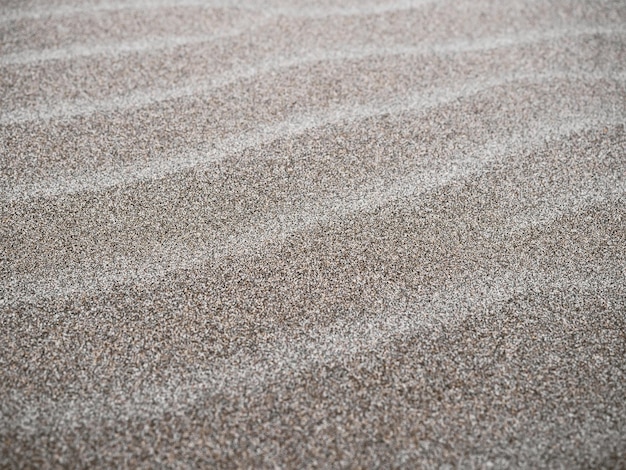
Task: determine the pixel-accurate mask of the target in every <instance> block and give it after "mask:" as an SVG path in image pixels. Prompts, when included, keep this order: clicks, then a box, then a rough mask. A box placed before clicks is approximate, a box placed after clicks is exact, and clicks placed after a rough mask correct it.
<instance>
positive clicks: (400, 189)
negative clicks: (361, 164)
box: [0, 119, 624, 306]
mask: <svg viewBox="0 0 626 470" xmlns="http://www.w3.org/2000/svg"><path fill="white" fill-rule="evenodd" d="M606 124H607V121H606V120H604V119H602V120H600V121H597V120H594V119H578V120H574V121H573V122H568V123H566V122H563V123H562V124H561V126H560V128H559V129H558V130H554V129H551V130H550V129H549V128H548V126H542V127H539V128H537V129H533V133H532V136H531V137H530V138H523V137H522V136H510V137H509V138H507V139H505V140H503V141H497V140H496V141H492V142H490V143H489V144H488V145H485V146H483V147H482V148H480V149H479V150H477V151H476V153H474V154H472V155H464V156H459V157H458V158H457V159H451V161H450V162H449V163H448V164H447V168H446V170H445V171H443V172H442V171H441V170H430V171H428V170H420V171H415V172H413V173H410V174H408V175H406V176H404V177H403V178H401V179H399V180H396V181H395V182H394V184H393V185H389V184H385V183H384V182H382V181H374V182H372V183H370V184H368V185H365V186H362V187H361V188H359V189H358V190H357V191H348V192H344V193H342V194H339V195H338V196H334V197H332V198H325V199H322V200H318V201H315V202H313V203H309V205H308V206H307V207H305V208H304V209H301V210H297V211H295V212H292V213H283V214H279V215H278V216H277V215H273V214H270V216H269V220H271V221H272V222H271V223H270V222H269V221H268V220H264V221H263V223H261V224H259V225H258V226H257V225H254V226H252V227H250V228H249V230H248V231H247V232H246V233H244V234H241V235H237V236H231V237H229V238H227V239H226V240H225V241H224V243H222V244H220V245H219V246H204V247H201V248H194V249H189V248H182V249H181V246H180V245H178V244H176V245H173V246H171V247H170V246H167V245H163V246H162V247H161V249H160V250H159V251H158V252H157V253H153V254H152V256H151V259H150V260H146V261H145V262H142V263H137V262H136V261H128V262H125V263H122V264H123V269H121V270H116V271H106V270H102V269H98V270H96V271H94V272H91V273H90V272H87V271H85V270H82V269H79V270H70V271H66V272H57V273H55V275H54V277H51V278H48V279H41V278H32V277H31V276H20V277H13V278H12V279H11V280H10V281H8V282H6V284H5V286H4V287H5V296H4V297H3V298H2V299H0V306H3V305H4V306H6V305H11V304H14V303H19V302H29V301H32V300H35V299H40V298H49V297H58V296H64V295H71V294H72V293H76V292H85V291H96V290H98V289H106V288H107V287H110V286H111V285H113V284H117V283H133V282H139V281H145V280H146V279H159V278H161V277H162V276H163V275H165V274H166V273H167V272H169V271H172V270H178V269H185V268H189V267H192V266H194V265H197V264H199V263H202V262H205V261H209V260H214V259H221V258H224V257H227V256H229V255H237V256H241V255H243V254H249V253H254V252H256V251H258V250H261V249H263V247H264V246H265V245H266V244H267V243H269V242H274V241H278V240H283V239H285V238H286V237H288V236H290V235H291V234H293V233H295V232H304V231H306V230H308V229H309V228H311V227H314V226H315V225H317V224H324V223H327V222H329V221H332V220H340V219H341V218H343V217H345V216H346V215H350V214H355V213H361V214H366V213H371V212H372V211H375V210H376V209H377V208H379V207H381V206H383V205H386V204H388V203H390V202H392V201H394V200H398V199H402V198H405V197H409V196H413V197H414V196H416V195H419V194H427V193H428V192H432V191H434V190H436V189H438V188H440V187H443V186H445V185H447V184H449V183H450V182H452V181H454V180H457V179H462V178H467V177H469V176H471V175H476V174H480V173H481V172H484V171H486V170H487V169H488V168H489V165H490V164H491V163H493V162H495V161H498V160H501V159H502V158H503V156H506V155H511V154H515V153H516V152H520V151H522V150H524V149H527V148H528V146H531V147H533V146H540V145H542V144H543V143H545V141H546V140H549V139H554V138H558V137H561V136H564V135H568V134H571V133H572V132H576V131H581V130H585V129H588V128H590V127H594V126H604V125H606ZM611 181H612V180H611ZM616 191H618V193H621V192H623V191H624V187H623V185H622V186H619V187H618V188H616ZM120 260H121V259H120ZM120 260H118V261H120Z"/></svg>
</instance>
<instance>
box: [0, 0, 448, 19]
mask: <svg viewBox="0 0 626 470" xmlns="http://www.w3.org/2000/svg"><path fill="white" fill-rule="evenodd" d="M443 1H445V0H395V1H393V2H391V3H389V4H382V5H381V4H379V3H377V2H373V1H365V2H362V4H359V5H354V6H343V7H337V6H326V7H323V8H322V7H315V6H306V5H302V6H293V7H289V6H282V7H272V6H270V5H262V4H259V2H250V1H248V2H239V1H236V0H211V1H209V2H207V1H204V0H176V1H173V0H125V1H119V0H118V1H112V2H102V3H97V4H85V5H81V6H79V5H59V6H56V7H40V8H37V9H30V10H28V11H24V10H13V11H11V10H9V11H5V12H3V13H1V14H0V24H2V23H8V22H12V21H19V20H25V19H32V20H36V19H43V18H54V17H64V16H74V15H85V14H96V13H102V12H108V11H121V10H139V11H141V10H146V9H160V8H167V7H174V6H176V7H190V6H191V7H207V8H233V9H237V10H252V11H255V12H256V11H258V12H260V13H263V14H264V15H266V16H278V15H283V16H294V17H310V18H316V17H319V18H325V17H329V16H356V15H359V16H365V15H375V14H382V13H388V12H394V11H402V10H407V9H412V8H418V7H420V6H423V5H428V4H432V3H437V2H439V3H442V2H443Z"/></svg>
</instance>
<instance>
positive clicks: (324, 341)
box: [0, 223, 614, 435]
mask: <svg viewBox="0 0 626 470" xmlns="http://www.w3.org/2000/svg"><path fill="white" fill-rule="evenodd" d="M541 225H542V226H544V225H545V223H544V224H541ZM612 285H614V279H609V278H603V277H602V276H596V277H595V278H594V280H593V281H591V280H590V279H589V278H587V277H582V276H580V275H579V276H577V277H576V278H574V279H572V278H571V276H570V278H569V279H567V278H566V279H564V278H563V277H562V274H561V273H559V272H553V273H550V272H548V273H542V272H537V271H535V270H529V269H526V270H521V271H505V272H503V273H501V274H499V275H493V274H482V275H481V274H480V273H477V275H476V276H473V277H472V280H471V281H469V283H468V281H467V280H463V281H462V282H461V283H460V284H457V285H456V286H454V287H452V288H448V289H445V290H443V291H440V292H438V293H436V294H435V295H434V296H432V297H423V298H422V299H420V300H419V301H417V302H415V303H414V304H413V305H411V306H399V305H396V306H392V307H391V308H390V310H387V311H385V312H383V313H380V314H377V315H375V316H374V317H372V318H368V319H366V320H365V321H363V320H358V319H353V318H348V319H339V320H337V321H336V322H335V323H334V324H333V325H331V326H329V327H324V328H318V329H316V330H307V334H306V337H305V338H304V339H302V340H300V341H298V342H294V341H293V339H292V338H291V337H284V338H279V339H277V340H274V341H271V342H270V343H268V344H264V345H259V348H258V350H259V351H260V352H259V353H257V354H255V355H254V356H251V355H249V354H247V353H237V354H236V355H234V356H231V357H229V358H226V359H218V360H216V361H213V362H212V363H211V365H210V367H205V368H199V369H198V370H197V371H195V372H193V373H191V374H185V375H180V374H174V375H173V378H172V379H170V381H169V382H168V383H166V384H165V385H162V386H147V387H142V388H140V389H139V390H136V391H134V392H132V393H128V391H127V390H126V389H125V388H127V384H124V385H122V386H120V385H118V386H117V387H116V388H117V389H116V390H110V391H108V393H107V394H106V395H102V394H100V393H97V394H93V395H91V396H89V397H88V398H85V397H81V398H80V399H78V400H77V399H61V400H54V399H50V398H39V399H38V401H37V402H36V403H33V402H32V401H30V400H24V399H23V398H22V396H21V395H20V393H19V392H13V393H12V394H11V396H9V397H6V398H5V400H3V401H2V403H1V404H0V415H5V416H6V417H9V416H10V417H11V418H10V419H6V418H5V419H3V420H0V423H2V422H4V426H2V424H0V435H1V434H2V433H3V432H8V431H9V430H11V429H20V430H21V431H22V432H25V433H27V434H31V435H34V434H37V433H38V432H47V431H49V429H50V428H54V429H56V430H58V431H59V432H62V431H63V430H67V429H72V427H73V426H76V425H83V426H91V427H92V428H93V427H97V426H100V425H102V419H103V417H105V416H106V417H107V418H108V419H111V420H119V419H120V418H124V419H144V420H146V419H155V418H156V417H159V416H161V415H162V414H163V413H165V412H181V411H183V410H185V409H189V408H191V407H193V406H194V404H195V403H197V402H198V401H199V400H201V399H206V398H208V397H216V396H221V397H222V398H237V397H239V396H240V395H241V393H242V392H241V391H242V390H247V391H248V392H249V393H251V394H259V393H263V390H264V388H265V387H266V386H267V384H269V383H287V382H289V380H290V379H293V377H294V375H297V374H298V373H301V372H303V371H305V370H307V369H309V368H311V367H315V366H319V365H322V364H334V363H343V362H349V361H350V359H351V358H353V357H354V356H356V355H358V354H359V353H360V352H361V351H373V350H376V349H379V348H382V347H385V346H389V345H391V344H393V342H395V341H398V340H406V339H407V338H410V337H411V336H412V335H414V334H416V333H417V332H418V331H419V330H420V329H424V328H426V329H427V330H431V331H433V330H434V331H436V330H437V328H438V327H439V326H440V325H445V324H447V323H450V322H452V321H456V322H459V321H462V320H463V318H465V317H466V316H467V315H469V314H470V313H472V312H473V311H477V310H478V311H488V310H493V309H497V308H498V306H499V305H502V304H503V303H504V302H506V301H507V300H508V299H510V298H511V297H513V296H514V295H519V294H523V293H526V292H532V291H535V290H537V289H542V288H545V287H546V286H550V287H551V288H556V289H567V288H569V287H572V286H575V287H576V289H577V291H579V292H580V291H581V290H583V291H597V290H598V289H602V288H608V287H610V286H612ZM138 373H140V372H138ZM118 387H119V388H118ZM24 403H29V404H28V405H27V406H24ZM107 418H105V419H107Z"/></svg>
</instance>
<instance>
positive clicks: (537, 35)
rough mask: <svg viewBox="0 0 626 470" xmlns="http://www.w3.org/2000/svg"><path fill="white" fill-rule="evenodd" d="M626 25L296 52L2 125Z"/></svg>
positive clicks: (22, 113)
mask: <svg viewBox="0 0 626 470" xmlns="http://www.w3.org/2000/svg"><path fill="white" fill-rule="evenodd" d="M623 33H624V30H621V29H615V28H582V29H581V28H576V29H572V28H565V29H559V30H554V31H549V32H547V33H545V32H540V31H530V32H525V33H523V34H521V35H514V36H498V37H488V38H483V39H481V40H474V41H470V40H460V41H458V40H457V41H452V42H450V43H447V44H429V45H421V46H394V47H393V48H388V47H376V46H366V47H361V48H350V49H345V48H344V49H337V50H332V51H329V50H325V49H322V50H315V51H309V52H305V53H304V54H302V55H298V56H296V57H282V58H273V59H271V60H266V61H263V62H261V63H258V64H255V65H252V66H246V67H242V68H239V69H235V70H234V71H229V72H227V73H224V74H221V75H217V76H215V77H212V78H211V79H209V80H204V81H200V82H199V81H198V80H197V79H190V80H188V83H185V84H183V85H181V86H178V87H175V88H168V89H153V90H139V91H137V92H133V93H130V94H127V95H124V96H115V97H113V98H106V99H102V100H73V101H68V102H63V103H61V104H58V105H54V106H49V105H42V106H36V107H33V108H27V109H20V110H16V111H11V112H8V113H0V125H3V126H6V125H12V124H20V123H26V122H31V121H48V120H54V119H69V118H72V117H76V116H83V115H89V114H94V113H108V112H113V111H117V110H126V109H135V108H141V107H144V106H148V105H150V104H153V103H160V102H163V101H168V100H174V99H179V98H184V97H190V96H194V95H202V94H204V93H207V92H209V91H212V90H215V89H218V88H221V87H223V86H226V85H228V84H230V83H233V82H236V81H239V80H245V79H250V78H254V77H256V76H259V75H263V74H266V73H269V72H274V71H277V70H281V69H287V68H290V67H295V66H299V65H304V64H309V63H315V62H325V61H343V60H355V59H363V58H367V57H374V56H389V55H403V54H406V55H417V56H420V55H425V56H431V55H435V56H437V55H440V54H441V55H445V54H449V53H458V52H473V51H483V50H489V49H497V48H506V47H513V46H516V45H521V44H533V43H537V42H542V41H548V40H557V39H559V38H563V37H567V36H577V35H587V34H609V35H610V34H623Z"/></svg>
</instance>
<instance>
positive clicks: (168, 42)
mask: <svg viewBox="0 0 626 470" xmlns="http://www.w3.org/2000/svg"><path fill="white" fill-rule="evenodd" d="M259 26H261V25H255V26H254V28H257V27H259ZM250 29H251V27H250V26H248V27H246V28H245V29H243V28H241V29H233V30H231V31H225V32H224V33H221V34H209V35H196V36H156V37H144V38H141V39H135V40H131V41H115V42H109V43H102V42H99V43H95V44H74V45H72V46H66V47H59V48H55V49H43V50H27V51H23V52H17V53H13V54H6V55H3V56H0V66H7V65H28V64H34V63H42V62H51V61H57V60H72V59H77V58H80V57H93V56H116V55H119V54H129V53H134V52H152V51H158V50H162V49H168V48H174V47H179V46H186V45H191V44H201V43H209V42H212V41H217V40H219V39H224V38H229V37H233V36H238V35H241V33H243V32H244V31H245V32H249V31H250Z"/></svg>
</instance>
